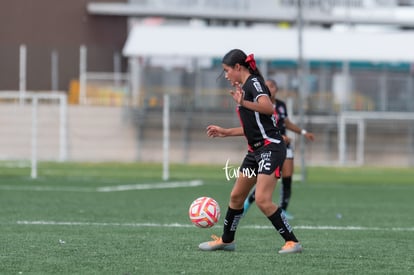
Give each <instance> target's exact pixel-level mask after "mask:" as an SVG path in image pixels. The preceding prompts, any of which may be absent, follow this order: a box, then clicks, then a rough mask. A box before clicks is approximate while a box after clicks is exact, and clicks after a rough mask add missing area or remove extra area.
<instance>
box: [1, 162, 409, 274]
mask: <svg viewBox="0 0 414 275" xmlns="http://www.w3.org/2000/svg"><path fill="white" fill-rule="evenodd" d="M170 173H171V180H170V181H169V182H171V185H167V186H166V185H165V184H164V183H163V182H162V180H161V165H158V164H138V163H136V164H119V163H103V164H86V163H85V164H82V163H64V164H57V163H41V164H40V166H39V177H38V179H36V180H33V179H30V177H29V175H30V171H29V168H27V167H20V168H19V167H17V166H15V165H10V163H4V162H3V163H0V202H1V208H0V232H1V234H0V273H1V274H254V275H256V274H414V263H413V261H414V202H413V197H414V196H413V195H414V169H409V168H407V169H390V168H367V167H364V168H321V167H311V168H308V170H307V174H308V179H307V182H306V183H301V182H295V183H294V189H293V197H292V201H291V206H290V208H289V210H290V212H291V213H292V214H294V216H295V219H293V220H291V225H292V226H293V227H294V228H295V234H296V235H297V237H298V238H299V239H300V240H301V242H302V245H303V247H304V252H303V253H302V254H293V255H279V254H277V251H278V249H279V248H280V247H281V246H282V245H283V242H282V238H281V237H280V236H279V234H278V233H277V232H275V230H274V229H272V228H271V227H270V222H269V221H268V220H267V219H266V218H265V217H264V216H263V215H262V214H261V213H260V212H259V211H258V210H257V208H256V207H255V206H253V207H252V208H251V210H249V213H248V215H247V216H246V217H244V218H243V220H242V221H241V223H240V225H239V229H238V232H237V235H236V242H237V249H236V251H235V252H224V251H216V252H202V251H199V250H198V247H197V246H198V244H199V243H200V242H203V241H206V240H209V239H210V235H211V234H218V235H220V234H221V231H222V222H223V216H224V214H225V210H226V207H227V201H228V195H229V192H230V190H231V187H232V184H233V181H227V180H226V179H225V175H224V170H223V167H222V166H202V165H199V166H194V165H192V166H190V165H173V166H171V171H170ZM194 180H200V181H201V182H202V183H203V184H202V185H199V186H179V184H181V183H184V184H185V183H188V182H190V181H194ZM174 182H175V183H176V184H175V185H174ZM104 187H105V188H104ZM167 187H170V188H167ZM124 189H126V190H124ZM278 191H279V188H278ZM199 196H211V197H213V198H215V199H216V200H217V201H218V202H219V204H220V206H221V208H222V217H221V219H220V222H219V224H218V225H216V226H215V227H213V228H211V229H200V228H196V227H195V226H193V225H191V224H190V221H189V219H188V215H187V211H188V207H189V205H190V203H191V202H192V201H193V200H194V199H195V198H197V197H199ZM275 201H278V192H277V193H276V194H275Z"/></svg>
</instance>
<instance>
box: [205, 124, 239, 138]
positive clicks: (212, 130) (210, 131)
mask: <svg viewBox="0 0 414 275" xmlns="http://www.w3.org/2000/svg"><path fill="white" fill-rule="evenodd" d="M243 135H244V131H243V128H242V127H236V128H222V127H220V126H217V125H209V126H207V136H208V137H230V136H243Z"/></svg>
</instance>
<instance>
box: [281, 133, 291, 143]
mask: <svg viewBox="0 0 414 275" xmlns="http://www.w3.org/2000/svg"><path fill="white" fill-rule="evenodd" d="M282 137H283V141H284V142H285V144H286V145H287V144H289V143H290V142H291V138H290V137H288V136H285V135H282Z"/></svg>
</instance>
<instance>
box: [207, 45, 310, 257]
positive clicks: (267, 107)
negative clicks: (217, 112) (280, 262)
mask: <svg viewBox="0 0 414 275" xmlns="http://www.w3.org/2000/svg"><path fill="white" fill-rule="evenodd" d="M222 66H223V69H224V74H225V77H226V79H227V80H228V81H229V82H230V83H231V84H232V85H233V86H234V87H235V90H232V91H231V92H230V94H231V96H232V97H233V99H234V100H235V102H236V103H237V104H238V106H237V113H238V115H239V118H240V122H241V125H242V127H238V128H221V127H219V126H216V125H210V126H208V127H207V135H208V136H210V137H227V136H242V135H244V136H245V137H246V139H247V143H248V152H247V154H246V156H245V158H244V160H243V163H242V165H241V166H240V172H239V175H238V178H237V179H236V182H235V184H234V186H233V189H232V191H231V194H230V202H229V206H228V209H227V213H226V216H225V220H224V227H223V234H222V236H221V237H217V236H215V235H213V236H212V238H213V241H209V242H204V243H201V244H200V245H199V248H200V249H201V250H205V251H214V250H228V251H232V250H234V249H235V247H236V245H235V241H234V239H235V234H236V230H237V226H238V223H239V221H240V219H241V217H242V216H243V204H244V200H245V199H246V197H247V196H248V194H249V192H250V190H251V188H252V187H253V186H254V184H256V204H257V206H258V207H259V209H260V210H261V211H262V212H263V214H264V215H265V216H266V217H267V218H268V219H269V220H270V222H271V223H272V224H273V226H274V227H275V229H276V231H277V232H279V234H280V235H281V236H282V238H283V239H284V240H285V245H284V246H283V247H282V248H281V249H280V250H279V253H280V254H284V253H298V252H301V251H302V246H301V244H300V243H299V241H298V239H297V238H296V236H295V235H294V234H293V231H292V228H291V226H290V225H289V223H288V221H287V220H286V219H285V218H284V216H283V215H282V211H281V209H280V208H278V206H277V205H276V204H275V203H273V201H272V197H273V191H274V189H275V187H276V182H277V179H278V178H279V177H280V170H281V167H282V164H283V161H284V160H285V157H286V146H285V144H284V142H283V138H282V136H281V135H280V133H279V130H278V129H277V127H276V124H275V123H274V119H275V116H274V108H273V105H272V102H271V100H270V92H269V90H268V89H267V87H266V85H265V83H264V79H263V77H262V75H261V73H260V71H259V70H258V69H257V67H256V61H255V59H254V56H253V54H251V55H249V56H247V55H246V54H245V53H244V52H243V51H242V50H240V49H233V50H231V51H230V52H228V53H227V54H226V55H225V56H224V57H223V60H222ZM243 171H249V173H243ZM250 171H254V173H250Z"/></svg>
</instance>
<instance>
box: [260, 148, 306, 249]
mask: <svg viewBox="0 0 414 275" xmlns="http://www.w3.org/2000/svg"><path fill="white" fill-rule="evenodd" d="M285 153H286V152H285V150H281V149H280V148H279V147H278V146H277V145H268V146H266V148H263V150H261V151H260V152H257V154H256V157H257V158H258V159H257V161H258V163H259V168H258V175H257V182H256V205H257V207H258V208H259V209H260V210H261V211H262V212H263V214H265V216H266V217H267V218H268V219H269V220H270V222H271V223H272V224H273V226H274V227H275V229H276V231H277V232H279V234H280V235H281V236H282V238H283V239H284V240H285V245H284V246H283V247H282V249H280V250H279V253H281V254H282V253H283V254H284V253H298V252H302V246H301V245H300V243H299V241H298V239H297V238H296V236H295V234H293V230H292V227H291V226H290V225H289V223H288V221H287V219H286V218H285V216H284V215H283V214H282V209H281V208H280V207H278V206H277V205H276V204H275V203H274V202H273V201H272V199H273V192H274V190H275V187H276V182H277V179H278V178H280V172H281V171H280V170H281V167H282V165H283V162H284V160H285Z"/></svg>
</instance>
